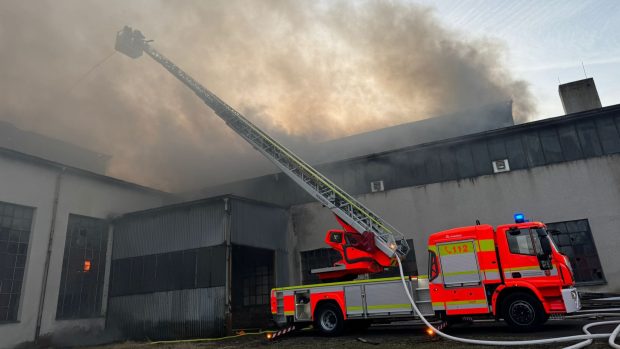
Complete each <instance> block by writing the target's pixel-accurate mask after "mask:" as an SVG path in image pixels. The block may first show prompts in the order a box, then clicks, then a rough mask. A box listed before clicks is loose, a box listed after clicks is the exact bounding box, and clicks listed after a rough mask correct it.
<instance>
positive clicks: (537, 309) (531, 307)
mask: <svg viewBox="0 0 620 349" xmlns="http://www.w3.org/2000/svg"><path fill="white" fill-rule="evenodd" d="M502 317H503V318H504V321H506V323H507V324H508V325H509V326H510V327H512V328H513V329H515V330H517V331H532V330H535V329H538V328H540V326H541V325H542V324H544V323H545V321H547V319H548V316H547V314H546V313H545V308H543V306H542V304H541V303H540V301H539V300H538V298H536V297H534V296H533V295H531V294H529V293H525V292H515V293H511V294H509V295H508V296H506V298H505V299H504V300H503V301H502Z"/></svg>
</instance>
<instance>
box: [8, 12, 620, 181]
mask: <svg viewBox="0 0 620 349" xmlns="http://www.w3.org/2000/svg"><path fill="white" fill-rule="evenodd" d="M618 18H620V2H618V1H533V0H531V1H524V0H521V1H519V0H511V1H490V0H489V1H475V0H467V1H452V0H442V1H430V0H419V1H407V0H392V1H371V0H351V1H345V0H323V1H294V0H264V1H249V0H247V1H244V0H210V1H203V0H186V1H174V2H173V1H165V0H131V1H128V0H108V1H105V2H102V1H98V0H40V1H37V2H29V1H17V0H0V120H3V121H8V122H10V123H12V124H14V125H15V126H17V127H19V128H22V129H24V130H27V131H32V132H38V133H41V134H45V135H47V136H50V137H54V138H58V139H61V140H64V141H67V142H70V143H74V144H77V145H80V146H82V147H85V148H88V149H92V150H94V151H96V152H99V153H104V154H109V155H110V156H111V160H110V166H109V171H108V175H110V176H113V177H118V178H121V179H125V180H128V181H132V182H136V183H139V184H143V185H147V186H151V187H155V188H159V189H163V190H168V191H188V190H193V189H197V188H202V187H207V186H210V185H215V184H219V183H224V182H227V181H234V180H239V179H243V178H249V177H254V176H258V175H262V174H266V173H273V172H274V171H275V167H273V165H272V164H270V163H269V162H268V161H267V160H265V159H263V158H262V157H261V156H260V155H258V153H256V152H255V151H254V150H253V149H252V148H251V147H250V146H249V145H247V144H245V143H244V142H243V141H242V140H241V139H240V138H239V137H238V136H237V135H235V134H234V133H233V132H232V131H230V130H229V129H228V128H227V127H226V126H225V125H224V123H223V122H222V121H221V120H220V119H218V118H217V116H215V115H214V114H213V113H212V112H211V111H210V110H209V109H208V108H207V107H205V106H204V104H203V103H202V102H201V101H200V100H199V99H198V98H197V97H196V96H195V95H193V94H192V93H191V92H190V91H189V90H188V89H187V88H186V87H184V86H183V85H182V84H180V83H179V82H178V81H176V79H175V78H174V77H172V76H171V75H170V74H169V73H168V72H166V71H165V70H164V69H162V67H161V66H159V65H158V64H156V63H155V62H153V61H152V60H150V59H149V58H148V57H146V58H145V57H143V58H140V59H138V60H132V59H129V58H128V57H125V56H123V55H121V54H118V53H117V54H114V51H113V45H114V34H115V33H116V31H118V30H119V29H120V28H122V26H124V25H127V24H129V25H132V26H134V27H136V28H138V29H140V30H142V32H143V33H144V34H145V35H146V36H147V37H148V38H149V39H153V40H154V42H153V43H152V45H153V46H154V47H156V48H157V49H158V50H159V51H160V52H162V53H163V54H164V55H166V56H167V57H169V58H170V59H172V60H173V61H174V62H175V63H176V64H177V65H179V66H180V67H181V68H183V69H185V70H186V71H187V72H188V73H189V74H190V75H192V76H193V77H194V78H195V79H196V80H198V81H199V82H201V83H203V85H205V86H207V88H209V89H211V90H212V91H213V92H215V93H216V94H217V95H218V96H220V97H221V98H222V99H223V100H225V101H227V102H228V103H229V104H230V105H232V106H233V107H235V108H236V109H238V110H239V111H241V112H242V113H243V114H244V115H245V116H246V117H248V118H249V119H250V120H252V121H253V122H255V123H256V124H258V125H259V126H260V127H261V128H263V129H264V130H265V131H267V132H268V133H270V134H271V135H273V136H274V137H275V138H276V139H278V140H280V141H282V142H283V143H284V144H285V145H287V146H289V147H290V148H292V149H293V150H294V151H295V152H297V153H299V154H300V155H301V156H302V157H304V156H306V155H307V154H309V153H310V154H311V153H312V151H313V147H312V144H314V143H316V142H322V141H326V140H329V139H333V138H337V137H341V136H347V135H352V134H356V133H361V132H366V131H371V130H373V129H376V128H382V127H388V126H394V125H398V124H402V123H406V122H412V121H416V120H421V119H425V118H429V117H433V116H437V115H443V114H447V113H452V112H455V111H458V110H462V109H471V108H474V107H476V106H478V105H484V104H492V103H497V102H504V101H506V100H513V103H514V104H513V111H514V116H515V119H516V121H517V122H527V121H531V120H537V119H540V118H544V117H551V116H558V115H562V114H563V111H562V107H561V103H560V100H559V97H558V94H557V85H558V78H559V79H560V81H562V82H568V81H571V80H575V79H581V78H583V69H582V67H581V61H583V62H584V65H585V68H586V71H587V74H588V76H593V77H594V79H595V81H596V84H597V87H598V90H599V94H600V96H601V100H602V103H603V105H611V104H616V103H620V76H619V74H620V61H619V57H620V43H619V40H620V39H619V38H618V35H617V33H618V32H620V21H618V20H617V19H618Z"/></svg>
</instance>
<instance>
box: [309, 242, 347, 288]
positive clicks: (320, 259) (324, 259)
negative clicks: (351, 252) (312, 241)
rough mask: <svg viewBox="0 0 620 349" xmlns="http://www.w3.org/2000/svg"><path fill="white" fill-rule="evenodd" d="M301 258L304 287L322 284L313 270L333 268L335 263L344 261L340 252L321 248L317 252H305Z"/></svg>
mask: <svg viewBox="0 0 620 349" xmlns="http://www.w3.org/2000/svg"><path fill="white" fill-rule="evenodd" d="M300 256H301V282H302V284H304V285H309V284H316V283H319V282H321V280H319V277H318V276H317V275H316V274H312V273H311V270H312V269H319V268H328V267H332V266H333V265H334V263H336V262H337V261H339V260H340V259H342V257H341V256H340V253H338V251H336V250H334V249H331V248H319V249H316V250H310V251H303V252H301V253H300Z"/></svg>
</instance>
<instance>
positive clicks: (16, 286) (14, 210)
mask: <svg viewBox="0 0 620 349" xmlns="http://www.w3.org/2000/svg"><path fill="white" fill-rule="evenodd" d="M33 214H34V209H33V208H31V207H25V206H19V205H13V204H9V203H5V202H0V323H1V322H6V321H17V311H18V309H19V299H20V296H21V289H22V282H23V278H24V267H25V266H26V254H27V252H28V242H29V241H30V228H31V225H32V215H33Z"/></svg>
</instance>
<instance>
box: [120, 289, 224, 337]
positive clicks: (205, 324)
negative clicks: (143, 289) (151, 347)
mask: <svg viewBox="0 0 620 349" xmlns="http://www.w3.org/2000/svg"><path fill="white" fill-rule="evenodd" d="M225 294H226V291H225V287H223V286H222V287H212V288H198V289H192V290H179V291H170V292H157V293H149V294H142V295H132V296H123V297H113V298H110V302H109V307H108V309H109V313H108V314H109V315H108V327H110V328H116V329H118V330H120V331H121V332H122V333H123V335H124V336H126V337H127V338H133V339H145V338H149V339H151V340H154V339H175V338H189V337H213V336H221V335H224V333H225V327H224V324H225V321H224V314H225V310H226V309H225V308H226V307H225V303H226V302H225Z"/></svg>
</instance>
